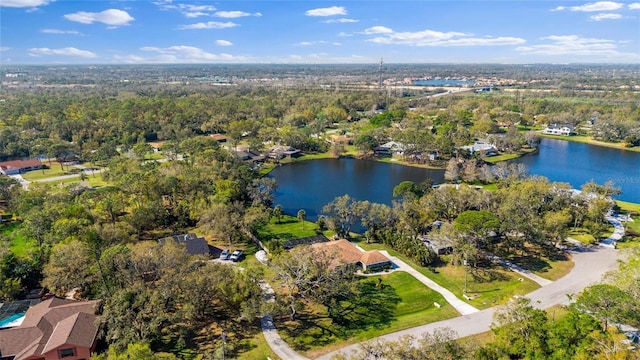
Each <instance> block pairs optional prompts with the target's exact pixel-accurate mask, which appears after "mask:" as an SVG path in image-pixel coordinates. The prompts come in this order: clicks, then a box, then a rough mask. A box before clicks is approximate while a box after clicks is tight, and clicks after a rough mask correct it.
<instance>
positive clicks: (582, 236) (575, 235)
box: [569, 228, 595, 244]
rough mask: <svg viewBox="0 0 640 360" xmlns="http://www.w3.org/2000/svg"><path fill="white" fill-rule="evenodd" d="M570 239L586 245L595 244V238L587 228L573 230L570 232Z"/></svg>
mask: <svg viewBox="0 0 640 360" xmlns="http://www.w3.org/2000/svg"><path fill="white" fill-rule="evenodd" d="M569 237H570V238H572V239H574V240H578V241H580V242H581V243H585V244H593V243H594V242H595V239H594V238H593V236H592V235H591V234H589V232H588V231H587V229H585V228H572V229H571V230H570V231H569Z"/></svg>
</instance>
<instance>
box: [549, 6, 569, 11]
mask: <svg viewBox="0 0 640 360" xmlns="http://www.w3.org/2000/svg"><path fill="white" fill-rule="evenodd" d="M564 9H566V7H564V6H558V7H556V8H555V9H551V11H562V10H564Z"/></svg>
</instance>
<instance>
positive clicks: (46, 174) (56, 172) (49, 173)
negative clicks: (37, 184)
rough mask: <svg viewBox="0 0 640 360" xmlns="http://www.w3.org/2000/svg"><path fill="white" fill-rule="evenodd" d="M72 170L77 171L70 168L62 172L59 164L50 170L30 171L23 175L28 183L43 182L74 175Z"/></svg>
mask: <svg viewBox="0 0 640 360" xmlns="http://www.w3.org/2000/svg"><path fill="white" fill-rule="evenodd" d="M72 169H76V168H71V169H69V168H68V167H65V170H64V171H62V170H60V166H59V165H58V164H53V166H52V167H51V168H50V169H43V170H33V171H29V172H26V173H24V174H22V177H23V178H24V179H25V180H28V181H35V180H42V179H46V178H50V177H55V176H62V175H70V174H73V172H72V171H71V170H72ZM76 170H77V169H76Z"/></svg>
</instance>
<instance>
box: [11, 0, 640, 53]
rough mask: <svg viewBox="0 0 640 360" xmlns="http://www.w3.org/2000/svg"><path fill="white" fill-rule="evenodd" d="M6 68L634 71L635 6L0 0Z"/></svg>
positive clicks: (418, 0)
mask: <svg viewBox="0 0 640 360" xmlns="http://www.w3.org/2000/svg"><path fill="white" fill-rule="evenodd" d="M0 17H1V18H2V23H1V24H0V64H1V65H14V64H15V65H56V64H57V65H72V64H86V65H116V64H122V65H124V64H145V65H155V64H185V65H186V64H221V65H223V64H229V65H230V64H293V65H319V64H377V63H378V62H379V60H380V59H381V58H383V59H384V61H385V63H387V64H502V65H521V64H524V65H526V64H563V65H566V64H602V63H606V64H638V63H640V29H639V28H638V23H639V22H640V0H636V1H608V0H607V1H595V2H587V1H586V0H583V1H575V0H569V1H566V0H549V1H499V0H478V1H470V0H451V1H444V0H408V1H391V0H376V1H373V0H362V1H352V0H343V1H331V2H328V1H307V0H301V1H273V0H264V1H229V0H227V1H224V0H222V1H215V2H214V1H210V0H185V1H181V0H139V1H128V0H109V1H107V0H99V1H55V0H0Z"/></svg>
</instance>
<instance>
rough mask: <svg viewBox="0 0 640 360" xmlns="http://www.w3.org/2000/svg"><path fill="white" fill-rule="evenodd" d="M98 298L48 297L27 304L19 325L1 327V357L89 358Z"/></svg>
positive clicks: (33, 359)
mask: <svg viewBox="0 0 640 360" xmlns="http://www.w3.org/2000/svg"><path fill="white" fill-rule="evenodd" d="M99 306H100V301H75V300H67V299H60V298H50V299H48V300H45V301H43V302H41V303H39V304H37V305H35V306H32V307H30V308H29V309H28V310H27V312H26V314H25V317H24V320H23V321H22V324H20V326H17V327H14V328H11V329H6V330H0V359H3V360H5V359H6V360H53V359H65V360H81V359H89V358H90V357H91V352H92V351H93V350H94V349H95V345H96V335H97V334H98V316H97V315H95V314H96V312H97V311H98V308H99Z"/></svg>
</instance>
